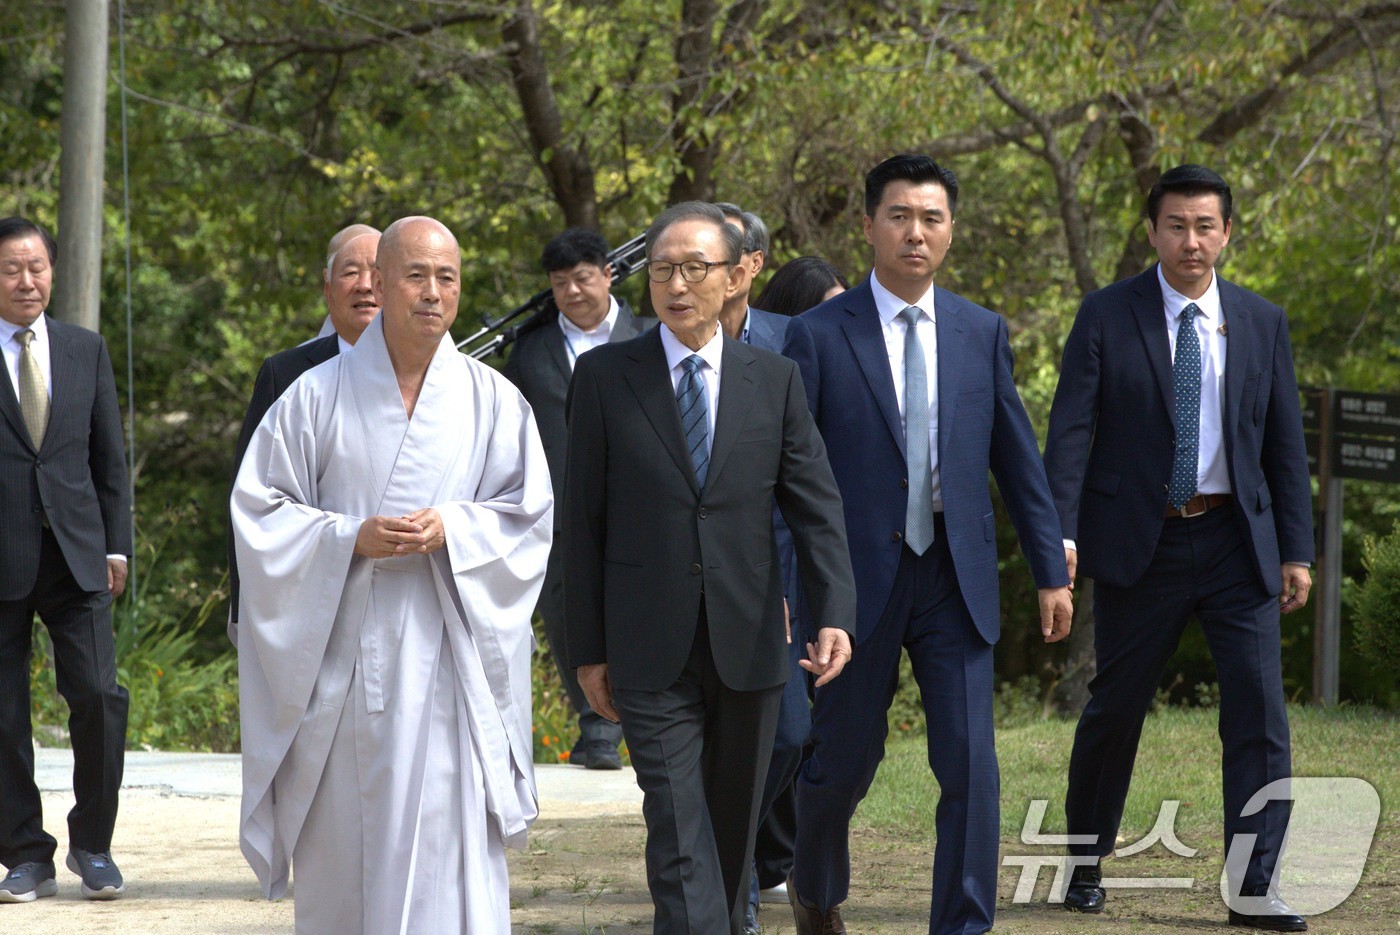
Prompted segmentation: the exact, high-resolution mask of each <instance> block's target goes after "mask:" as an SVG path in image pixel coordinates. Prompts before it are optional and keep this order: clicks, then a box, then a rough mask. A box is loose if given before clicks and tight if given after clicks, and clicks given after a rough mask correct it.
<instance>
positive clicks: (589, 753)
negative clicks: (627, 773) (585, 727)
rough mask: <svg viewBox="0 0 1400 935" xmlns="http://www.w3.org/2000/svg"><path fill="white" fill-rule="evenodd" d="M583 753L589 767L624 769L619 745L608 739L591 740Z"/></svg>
mask: <svg viewBox="0 0 1400 935" xmlns="http://www.w3.org/2000/svg"><path fill="white" fill-rule="evenodd" d="M583 755H584V758H585V759H586V760H587V762H586V763H585V764H584V765H585V766H586V767H588V768H589V769H622V757H621V756H619V755H618V752H617V745H616V744H614V743H611V742H609V741H606V740H590V741H589V742H588V744H587V745H586V746H585V747H584V748H583Z"/></svg>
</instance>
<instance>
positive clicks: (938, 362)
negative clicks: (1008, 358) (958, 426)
mask: <svg viewBox="0 0 1400 935" xmlns="http://www.w3.org/2000/svg"><path fill="white" fill-rule="evenodd" d="M959 301H960V300H959V299H958V297H957V296H955V295H953V294H952V293H951V292H947V291H945V290H943V289H936V290H935V291H934V295H933V313H934V316H935V317H934V331H935V332H936V333H937V334H938V352H937V356H936V357H935V358H934V366H935V367H937V369H938V372H937V374H936V377H937V380H938V463H939V464H942V463H943V460H944V456H945V454H946V452H945V449H944V442H943V440H944V439H945V438H951V437H952V435H953V416H954V415H955V414H956V413H957V411H958V389H959V387H961V386H962V371H963V366H962V363H963V359H964V358H965V357H967V355H966V354H964V353H963V341H964V337H963V336H964V335H965V334H966V333H967V323H966V321H965V320H964V318H963V315H962V309H961V308H959V307H958V302H959Z"/></svg>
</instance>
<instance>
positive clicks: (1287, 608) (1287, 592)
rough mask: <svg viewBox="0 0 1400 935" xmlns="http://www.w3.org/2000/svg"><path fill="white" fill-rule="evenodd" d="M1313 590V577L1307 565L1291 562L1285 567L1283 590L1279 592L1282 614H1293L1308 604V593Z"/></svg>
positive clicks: (1279, 605)
mask: <svg viewBox="0 0 1400 935" xmlns="http://www.w3.org/2000/svg"><path fill="white" fill-rule="evenodd" d="M1311 590H1312V575H1311V574H1310V573H1309V572H1308V566H1307V565H1295V564H1293V563H1291V562H1288V563H1285V564H1284V566H1283V590H1282V591H1280V592H1279V596H1278V609H1279V612H1280V613H1285V614H1291V613H1293V611H1295V610H1297V609H1298V608H1299V607H1302V606H1303V605H1304V604H1306V603H1307V602H1308V592H1309V591H1311Z"/></svg>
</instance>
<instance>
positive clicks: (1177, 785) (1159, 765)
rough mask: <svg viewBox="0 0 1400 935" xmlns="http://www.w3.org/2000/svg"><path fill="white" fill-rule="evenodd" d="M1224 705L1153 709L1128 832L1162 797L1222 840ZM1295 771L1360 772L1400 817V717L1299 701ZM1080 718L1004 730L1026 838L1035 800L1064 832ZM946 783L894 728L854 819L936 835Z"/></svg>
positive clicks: (1384, 818) (1014, 813)
mask: <svg viewBox="0 0 1400 935" xmlns="http://www.w3.org/2000/svg"><path fill="white" fill-rule="evenodd" d="M1217 714H1218V712H1217V711H1216V710H1214V709H1210V708H1186V709H1182V708H1163V709H1161V710H1159V711H1158V712H1156V713H1153V714H1150V715H1148V718H1147V722H1146V724H1145V726H1144V728H1143V732H1142V743H1141V746H1140V747H1139V750H1138V758H1137V767H1136V769H1135V770H1134V772H1133V785H1132V788H1131V790H1130V791H1129V793H1128V802H1127V805H1126V808H1125V809H1124V813H1123V826H1122V829H1121V834H1122V836H1123V837H1124V839H1125V840H1127V841H1136V840H1138V839H1139V838H1141V837H1142V836H1143V835H1144V834H1146V833H1147V832H1148V831H1150V830H1151V829H1152V826H1153V825H1154V824H1155V823H1156V820H1157V813H1158V811H1159V809H1160V807H1161V803H1162V802H1163V801H1164V800H1167V799H1176V800H1179V801H1180V802H1181V807H1180V810H1179V811H1178V813H1177V821H1176V830H1177V834H1178V836H1179V837H1180V838H1181V840H1182V842H1183V843H1185V844H1187V845H1189V846H1191V847H1201V846H1203V845H1204V846H1218V845H1219V841H1220V835H1221V833H1222V830H1221V829H1222V822H1223V817H1222V810H1223V804H1222V799H1221V790H1220V738H1219V737H1218V736H1217V734H1216V718H1217ZM1288 719H1289V723H1290V724H1291V725H1292V729H1293V773H1294V775H1295V776H1354V777H1358V778H1361V779H1365V780H1366V781H1368V782H1370V783H1371V784H1372V785H1373V786H1375V787H1376V790H1377V791H1378V792H1379V793H1380V798H1381V825H1382V828H1385V827H1386V826H1390V827H1394V826H1396V825H1397V824H1400V717H1397V716H1395V715H1394V714H1389V713H1386V712H1382V711H1376V710H1374V709H1369V708H1357V707H1342V708H1336V709H1331V710H1327V709H1322V708H1314V707H1302V706H1293V705H1290V706H1289V709H1288ZM1074 727H1075V725H1074V722H1073V721H1062V720H1044V721H1037V722H1034V723H1031V724H1024V725H1021V726H1016V727H1010V728H1006V729H1002V730H999V731H998V732H997V755H998V759H999V760H1000V763H1001V805H1002V808H1001V833H1002V837H1003V838H1013V839H1014V838H1017V837H1018V836H1019V835H1020V833H1021V826H1022V822H1023V821H1024V820H1025V816H1026V809H1027V806H1028V805H1029V803H1030V802H1031V800H1033V799H1047V800H1048V801H1049V805H1048V807H1047V809H1046V813H1045V821H1044V824H1043V826H1042V828H1041V831H1042V832H1044V833H1050V834H1054V833H1060V834H1062V833H1064V830H1065V825H1064V801H1065V777H1066V774H1067V773H1068V770H1069V754H1070V748H1071V746H1072V744H1073V742H1074ZM937 802H938V784H937V782H936V781H935V780H934V778H933V773H932V772H931V771H930V770H929V766H928V760H927V748H926V745H925V740H924V737H923V736H922V735H921V734H915V733H912V732H911V733H910V734H907V735H904V736H891V738H890V743H889V746H888V748H887V750H886V755H885V760H884V762H883V763H882V764H881V765H880V771H879V773H878V774H877V775H876V777H875V782H874V784H873V785H872V786H871V791H870V795H869V796H868V797H867V798H866V799H865V801H864V802H862V803H861V805H860V808H859V809H858V810H857V811H856V817H855V822H854V823H855V825H856V826H857V827H866V828H871V829H874V830H878V831H881V832H891V833H902V834H905V835H908V836H911V837H918V838H922V839H924V840H931V839H932V837H933V831H934V824H933V819H934V807H935V805H936V804H937Z"/></svg>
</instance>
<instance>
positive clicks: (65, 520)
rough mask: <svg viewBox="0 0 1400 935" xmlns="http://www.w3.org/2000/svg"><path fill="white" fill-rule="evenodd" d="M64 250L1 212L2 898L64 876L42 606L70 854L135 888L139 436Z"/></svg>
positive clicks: (89, 884) (85, 870) (115, 890)
mask: <svg viewBox="0 0 1400 935" xmlns="http://www.w3.org/2000/svg"><path fill="white" fill-rule="evenodd" d="M57 253H58V251H57V248H56V246H55V244H54V240H53V238H52V237H51V236H50V235H49V233H48V232H47V231H45V230H44V229H43V228H41V227H39V226H38V225H36V224H33V223H31V222H30V221H27V220H25V219H23V218H18V217H11V218H5V219H3V220H0V350H3V353H4V359H5V371H6V375H5V376H4V377H3V378H0V516H3V517H4V523H5V530H4V532H5V534H4V536H3V539H0V568H3V573H0V808H3V811H4V820H3V821H0V864H4V865H5V866H6V867H7V868H9V874H8V875H7V876H6V877H5V879H4V881H3V882H0V903H3V902H30V901H33V900H34V899H36V898H38V897H40V896H52V895H54V893H55V892H57V890H58V884H57V882H56V880H55V875H54V864H53V855H54V851H55V849H56V848H57V842H56V841H55V840H54V838H53V837H52V836H51V835H49V834H48V833H47V832H46V831H44V827H43V816H42V813H41V810H40V799H39V790H38V788H37V787H36V786H35V784H34V748H33V745H32V739H31V736H30V722H29V718H30V707H29V659H30V649H31V647H30V635H31V633H32V629H33V625H34V615H35V614H36V613H37V614H38V615H39V619H40V620H41V621H43V623H44V626H45V627H47V628H48V631H49V637H50V639H51V641H52V643H53V653H54V666H55V669H56V670H57V674H58V688H59V692H60V693H61V694H62V695H63V697H64V699H65V700H66V701H67V702H68V707H69V708H70V710H71V711H72V715H71V717H70V719H69V722H68V725H69V730H70V732H71V736H72V743H73V794H74V798H75V799H76V800H77V803H76V805H75V807H74V808H73V811H71V812H70V813H69V814H68V845H69V850H68V859H67V865H68V868H69V869H70V870H72V871H73V872H74V873H77V874H78V875H79V876H80V877H81V878H82V893H83V895H84V896H86V897H87V898H89V899H112V898H115V897H116V896H119V895H120V894H121V893H122V892H123V891H124V890H125V888H126V887H125V883H124V882H123V880H122V875H121V872H120V871H119V870H118V869H117V866H116V864H115V863H114V862H113V861H112V855H111V853H110V852H111V846H112V829H113V827H114V825H115V824H116V820H117V792H118V790H119V789H120V788H121V782H122V764H123V751H124V749H125V743H126V716H127V693H126V689H124V688H122V687H121V686H120V685H118V684H117V678H116V659H115V646H114V642H113V638H112V612H111V608H112V601H113V600H114V599H115V598H116V597H118V596H120V595H121V593H122V591H123V589H124V588H125V586H126V575H127V556H129V555H130V554H131V545H132V543H131V502H130V499H129V494H128V489H127V477H126V452H125V448H124V446H123V444H122V421H121V412H120V409H119V407H118V405H117V389H116V384H115V382H114V380H113V378H112V364H111V361H110V359H109V358H108V356H107V345H106V344H105V343H104V342H103V340H102V338H101V337H100V336H99V335H96V334H93V333H92V332H90V331H87V330H85V329H83V328H79V327H77V326H75V325H70V324H66V323H64V322H62V321H58V320H56V319H53V318H50V317H49V316H48V315H47V314H46V310H47V308H48V304H49V292H50V288H51V286H52V285H53V272H54V262H55V260H56V258H57ZM4 927H5V928H9V926H8V925H7V926H4Z"/></svg>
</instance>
